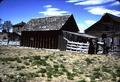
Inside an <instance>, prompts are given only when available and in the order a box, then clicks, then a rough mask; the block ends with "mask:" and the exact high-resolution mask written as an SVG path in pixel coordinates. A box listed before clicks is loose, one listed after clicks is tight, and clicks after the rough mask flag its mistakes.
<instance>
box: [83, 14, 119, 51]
mask: <svg viewBox="0 0 120 82" xmlns="http://www.w3.org/2000/svg"><path fill="white" fill-rule="evenodd" d="M85 33H87V34H90V35H94V36H97V37H100V39H101V36H102V34H107V36H108V37H109V39H110V40H109V43H110V44H111V43H112V44H113V47H114V48H116V49H117V50H118V51H120V17H117V16H114V15H112V14H109V13H106V14H104V15H103V16H102V18H101V19H100V20H99V21H98V22H96V23H95V24H93V25H92V26H91V27H89V28H87V29H86V30H85Z"/></svg>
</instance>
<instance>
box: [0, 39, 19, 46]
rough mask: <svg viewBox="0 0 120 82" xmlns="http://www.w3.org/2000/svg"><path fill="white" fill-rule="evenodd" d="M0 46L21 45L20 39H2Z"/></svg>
mask: <svg viewBox="0 0 120 82" xmlns="http://www.w3.org/2000/svg"><path fill="white" fill-rule="evenodd" d="M0 46H20V41H9V43H8V40H0Z"/></svg>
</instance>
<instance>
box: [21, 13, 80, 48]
mask: <svg viewBox="0 0 120 82" xmlns="http://www.w3.org/2000/svg"><path fill="white" fill-rule="evenodd" d="M63 31H68V32H75V33H78V32H79V29H78V26H77V24H76V21H75V19H74V17H73V15H65V16H52V17H45V18H38V19H31V20H30V21H29V22H28V23H27V25H26V27H25V29H24V31H22V34H21V46H27V47H36V48H49V49H60V50H66V44H67V42H66V40H65V38H64V37H65V36H64V32H63ZM67 36H70V35H67Z"/></svg>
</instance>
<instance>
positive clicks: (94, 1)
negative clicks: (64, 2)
mask: <svg viewBox="0 0 120 82" xmlns="http://www.w3.org/2000/svg"><path fill="white" fill-rule="evenodd" d="M112 1H115V0H84V1H83V2H78V3H75V5H99V4H104V3H109V2H112Z"/></svg>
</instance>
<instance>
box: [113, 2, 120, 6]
mask: <svg viewBox="0 0 120 82" xmlns="http://www.w3.org/2000/svg"><path fill="white" fill-rule="evenodd" d="M115 5H120V2H118V1H116V2H114V3H112V4H111V6H115Z"/></svg>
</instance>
